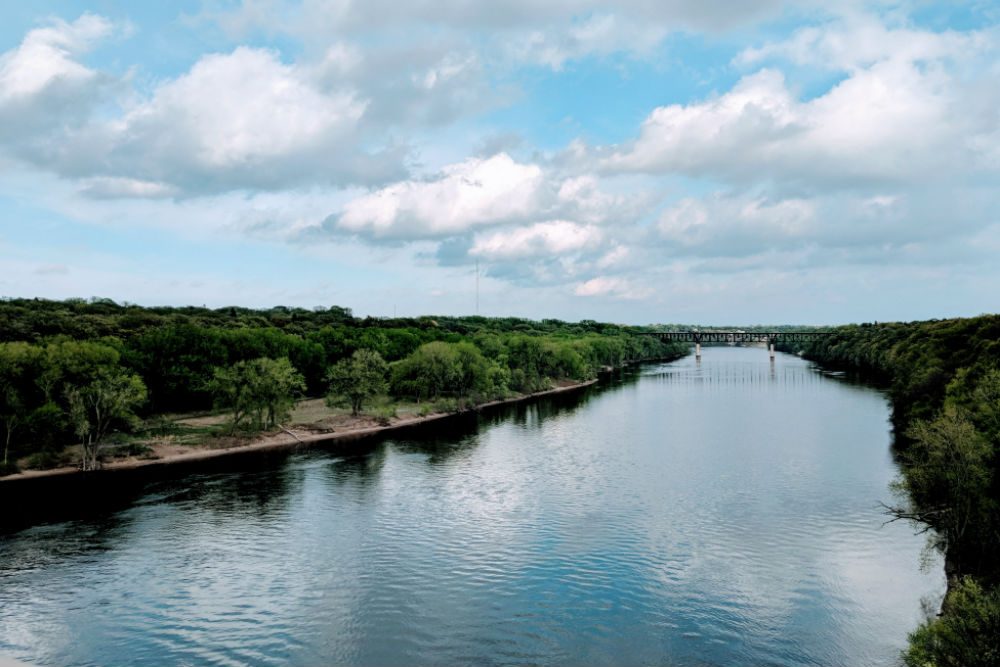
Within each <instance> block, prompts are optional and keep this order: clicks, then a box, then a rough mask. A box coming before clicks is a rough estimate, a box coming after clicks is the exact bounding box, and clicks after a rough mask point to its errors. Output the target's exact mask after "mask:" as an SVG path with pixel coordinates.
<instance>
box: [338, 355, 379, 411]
mask: <svg viewBox="0 0 1000 667" xmlns="http://www.w3.org/2000/svg"><path fill="white" fill-rule="evenodd" d="M388 372H389V365H388V364H386V363H385V360H384V359H383V358H382V355H380V354H379V353H378V352H376V351H374V350H369V349H360V350H355V352H354V354H352V355H351V357H350V358H349V359H342V360H340V361H338V362H337V363H336V364H335V365H334V366H333V367H332V368H331V369H330V372H329V374H328V375H327V379H328V380H329V382H330V395H329V396H328V397H327V403H328V404H331V405H332V404H333V401H334V400H335V399H336V397H338V396H345V397H346V398H347V399H348V400H349V401H350V403H351V414H354V415H356V414H358V413H360V412H361V408H362V406H363V404H364V402H365V401H366V400H368V399H370V398H371V397H373V396H377V395H379V394H381V393H384V392H385V390H386V386H387V383H386V374H387V373H388Z"/></svg>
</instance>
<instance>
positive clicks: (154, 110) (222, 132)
mask: <svg viewBox="0 0 1000 667" xmlns="http://www.w3.org/2000/svg"><path fill="white" fill-rule="evenodd" d="M113 28H114V26H113V25H112V24H111V22H109V21H108V20H107V19H104V18H102V17H98V16H93V15H89V14H87V15H84V16H82V17H80V18H79V19H77V20H76V21H74V22H72V23H66V22H60V21H57V22H54V23H52V25H50V26H48V27H45V28H39V29H36V30H33V31H31V32H29V33H28V34H27V35H26V36H25V38H24V40H23V41H22V43H21V44H20V46H18V47H16V48H15V49H13V50H11V51H9V52H7V53H5V54H4V55H3V56H2V57H0V120H2V121H4V122H2V123H0V126H2V128H3V129H0V139H3V140H4V144H5V147H6V148H7V149H8V150H10V151H12V152H13V153H14V154H15V155H17V156H18V157H19V158H21V159H25V160H28V161H29V162H32V163H34V164H35V165H38V166H41V167H43V168H48V169H51V170H53V171H55V172H56V173H59V174H61V175H63V176H67V177H71V178H84V179H89V181H88V182H86V183H85V184H84V186H83V190H84V191H88V192H92V193H93V194H95V196H101V197H112V196H116V195H118V194H120V195H121V196H128V197H135V196H152V197H160V196H165V195H168V194H178V195H192V194H201V193H206V192H219V191H225V190H231V189H239V188H264V189H267V188H277V187H284V186H288V185H296V184H301V183H310V182H326V183H341V184H343V183H372V182H384V181H386V180H389V179H390V178H392V177H398V176H400V175H401V174H402V173H404V169H403V165H402V161H401V158H402V157H403V155H404V150H403V149H402V148H399V147H389V146H383V147H382V148H381V149H379V148H378V147H377V146H376V150H374V151H372V150H370V149H369V150H366V149H364V148H362V143H364V139H363V138H362V137H361V136H359V135H360V130H359V126H360V125H361V121H362V117H363V116H364V114H365V111H366V107H367V102H366V101H365V100H364V99H363V98H361V97H360V96H359V95H358V94H357V93H356V91H355V90H353V89H352V88H351V87H350V86H348V85H341V86H339V87H338V86H337V85H332V84H331V83H330V82H329V81H328V80H327V79H328V77H329V72H330V71H332V70H333V69H335V64H332V63H333V62H334V61H337V60H338V59H337V58H336V57H335V56H336V54H333V55H330V57H328V58H327V59H326V60H325V61H324V65H323V67H322V72H321V71H320V68H319V67H318V66H307V65H301V64H295V63H292V64H287V63H284V62H282V60H281V58H280V57H279V54H278V53H277V52H275V51H271V50H267V49H258V48H250V47H238V48H236V49H234V50H233V51H231V52H229V53H215V54H209V55H205V56H202V57H201V58H200V59H198V61H197V62H195V64H194V65H193V66H192V67H191V69H190V70H189V71H187V72H185V73H183V74H181V75H179V76H177V77H174V78H172V79H169V80H166V81H163V82H161V83H159V85H156V86H155V87H154V88H153V90H152V92H151V94H150V95H149V96H147V97H143V96H140V95H138V94H137V93H136V92H135V91H134V90H131V88H130V86H128V85H127V84H128V81H127V80H126V79H122V78H116V77H113V76H111V75H108V74H104V73H101V72H99V71H96V70H93V69H91V68H88V67H86V66H84V65H83V64H81V62H80V61H79V60H78V58H79V56H80V55H81V54H82V53H83V52H85V51H86V50H87V49H88V48H91V47H92V46H93V45H94V44H95V43H97V42H99V41H100V40H101V39H104V38H106V37H107V36H108V35H109V34H111V33H112V31H113ZM347 61H349V55H345V54H340V58H339V61H338V62H340V65H341V66H343V67H349V62H347ZM321 75H322V76H321ZM98 106H101V107H102V113H101V114H99V115H98V114H96V113H94V111H95V109H96V108H97V107H98ZM109 112H110V113H109ZM368 145H369V146H370V145H371V142H368ZM139 184H145V185H142V186H141V187H140V186H139Z"/></svg>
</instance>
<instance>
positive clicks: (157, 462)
mask: <svg viewBox="0 0 1000 667" xmlns="http://www.w3.org/2000/svg"><path fill="white" fill-rule="evenodd" d="M596 383H597V380H596V379H594V380H587V381H586V382H578V383H575V384H570V385H566V386H563V387H555V388H554V389H547V390H545V391H539V392H535V393H533V394H525V395H523V396H516V397H514V398H508V399H504V400H502V401H490V402H489V403H483V404H481V405H477V406H476V407H475V408H471V409H470V410H466V411H463V412H439V413H434V414H430V415H426V416H423V417H420V416H415V417H404V418H401V419H398V420H396V421H393V422H392V423H390V424H388V425H386V426H366V427H361V428H354V429H347V430H342V431H334V432H331V433H302V434H295V435H290V434H289V433H288V432H278V433H271V434H267V435H263V436H260V437H258V439H256V440H254V441H252V442H250V443H249V444H246V445H237V446H235V447H226V448H219V449H195V450H192V451H188V452H184V453H179V454H170V455H168V456H164V457H162V458H156V459H129V460H125V461H111V462H109V463H107V464H105V465H104V467H103V468H101V470H99V471H92V472H90V473H87V474H94V473H95V472H96V473H98V474H99V473H102V472H113V471H117V470H135V469H138V468H148V467H154V466H169V465H175V464H183V463H192V462H197V461H205V460H214V459H217V458H221V457H223V456H231V455H235V454H245V453H249V452H269V451H278V450H283V449H294V448H297V447H308V446H311V445H313V444H315V443H319V442H337V441H341V442H350V441H355V440H361V439H364V438H370V437H374V436H378V435H382V434H385V433H391V432H392V431H396V430H400V429H405V428H410V427H413V426H417V425H421V424H426V423H429V422H435V421H441V420H445V419H453V418H457V417H461V416H463V415H468V414H469V412H471V411H478V410H482V409H484V408H492V407H497V406H501V405H508V404H513V403H520V402H523V401H528V400H532V399H536V398H541V397H544V396H551V395H553V394H562V393H568V392H574V391H579V390H581V389H584V388H586V387H590V386H593V385H594V384H596ZM292 432H293V433H294V430H293V431H292ZM83 474H84V471H82V470H80V469H79V468H77V467H75V466H66V467H62V468H52V469H50V470H27V471H24V472H19V473H15V474H13V475H6V476H4V477H0V484H2V483H4V482H16V481H19V480H33V479H44V478H52V477H61V476H75V475H83Z"/></svg>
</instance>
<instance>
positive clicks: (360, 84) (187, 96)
mask: <svg viewBox="0 0 1000 667" xmlns="http://www.w3.org/2000/svg"><path fill="white" fill-rule="evenodd" d="M0 54H2V55H0V295H2V296H44V297H53V298H65V297H70V296H82V297H90V296H104V297H110V298H113V299H115V300H118V301H130V302H135V303H141V304H175V305H182V304H196V305H201V304H207V305H210V306H222V305H229V304H240V305H250V306H270V305H276V304H284V305H296V306H304V307H312V306H317V305H331V304H338V305H342V306H348V307H351V308H353V309H354V310H355V312H356V313H358V314H366V315H367V314H371V315H392V314H393V313H394V312H395V313H397V314H399V315H417V314H426V313H444V314H468V313H472V312H474V311H475V309H476V265H477V263H478V266H479V272H480V274H481V277H480V280H479V285H480V286H479V293H480V294H479V304H480V305H479V309H480V312H481V313H482V314H485V315H520V316H528V317H536V318H540V317H558V318H562V319H570V320H578V319H587V318H590V319H601V320H613V321H622V322H635V323H646V322H702V323H715V324H721V323H748V324H749V323H757V322H770V323H778V322H802V323H838V322H846V321H871V320H896V319H923V318H932V317H946V316H954V315H975V314H979V313H983V312H998V311H1000V5H997V4H996V3H995V2H991V1H989V0H984V1H982V2H979V1H977V0H970V1H969V2H965V3H957V2H949V3H944V2H942V3H931V2H889V1H885V2H878V1H874V2H862V1H860V0H858V1H856V2H854V1H850V0H848V1H844V2H834V3H831V2H828V1H819V0H815V1H809V0H806V1H801V0H800V1H799V2H794V3H791V2H782V1H781V0H759V1H757V2H731V1H729V0H698V1H697V2H695V1H689V0H620V1H619V2H616V3H614V4H613V5H611V4H603V3H596V2H592V1H590V0H545V1H544V2H543V1H541V0H507V1H505V2H478V1H472V0H391V1H390V0H302V1H301V2H292V1H290V0H289V1H286V0H243V1H242V2H239V1H236V0H231V1H230V0H203V1H199V0H185V1H182V2H175V1H171V2H167V1H165V0H163V1H156V2H152V1H151V2H142V3H139V2H126V1H124V0H92V1H91V2H89V3H81V2H69V1H58V0H35V1H33V2H24V3H4V6H3V7H2V8H0Z"/></svg>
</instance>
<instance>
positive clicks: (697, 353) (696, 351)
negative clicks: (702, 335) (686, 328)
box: [694, 343, 701, 361]
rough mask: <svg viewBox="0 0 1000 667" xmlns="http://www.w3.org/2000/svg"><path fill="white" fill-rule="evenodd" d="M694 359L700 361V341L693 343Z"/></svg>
mask: <svg viewBox="0 0 1000 667" xmlns="http://www.w3.org/2000/svg"><path fill="white" fill-rule="evenodd" d="M694 360H695V361H701V343H695V344H694Z"/></svg>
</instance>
